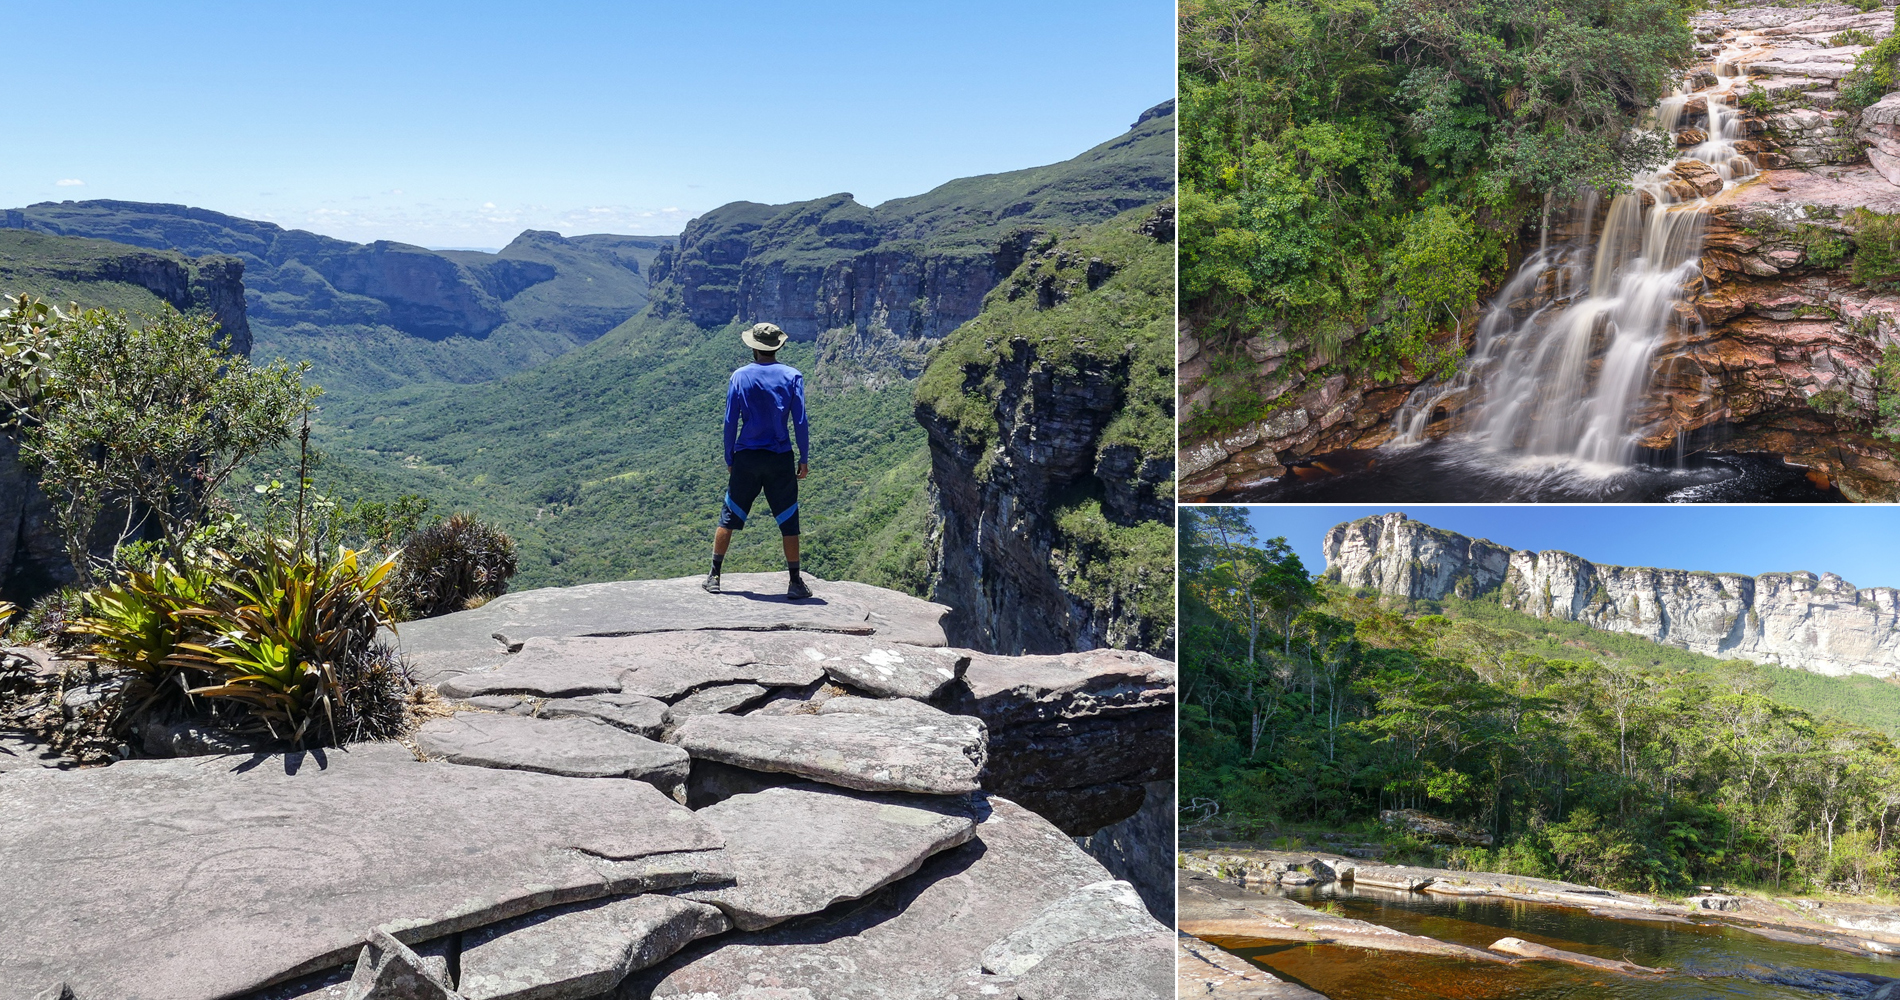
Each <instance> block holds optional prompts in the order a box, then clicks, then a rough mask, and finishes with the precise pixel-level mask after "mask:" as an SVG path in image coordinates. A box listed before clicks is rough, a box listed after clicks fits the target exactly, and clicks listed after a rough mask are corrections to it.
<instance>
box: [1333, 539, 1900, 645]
mask: <svg viewBox="0 0 1900 1000" xmlns="http://www.w3.org/2000/svg"><path fill="white" fill-rule="evenodd" d="M1326 567H1327V568H1326V578H1327V579H1328V580H1330V581H1332V582H1334V583H1338V584H1340V585H1342V586H1346V587H1353V588H1363V589H1368V590H1375V591H1378V592H1379V593H1382V594H1389V595H1392V596H1395V597H1404V598H1410V599H1419V600H1438V599H1440V598H1443V597H1446V596H1448V595H1456V596H1461V597H1480V596H1483V595H1487V594H1493V593H1495V594H1496V595H1497V597H1498V600H1499V601H1500V602H1501V603H1502V604H1503V605H1504V606H1505V607H1507V608H1513V609H1515V610H1518V611H1522V612H1524V613H1526V614H1531V615H1536V616H1538V617H1544V618H1555V619H1559V620H1563V621H1575V622H1582V623H1584V624H1587V625H1590V626H1592V627H1594V628H1600V629H1604V630H1607V631H1613V632H1624V633H1628V634H1630V635H1637V636H1641V637H1643V638H1645V639H1649V640H1651V641H1653V642H1658V643H1662V644H1664V645H1669V646H1675V647H1677V648H1680V649H1687V650H1691V651H1693V652H1697V653H1703V654H1706V655H1709V656H1717V657H1722V658H1725V659H1746V660H1752V661H1755V662H1757V663H1772V664H1777V665H1780V666H1784V667H1794V668H1797V669H1801V670H1809V671H1813V672H1815V673H1821V674H1831V675H1840V674H1872V675H1875V676H1879V677H1894V676H1900V591H1896V590H1894V589H1893V588H1890V587H1875V588H1870V589H1866V590H1856V589H1855V588H1854V587H1853V586H1852V585H1851V584H1849V583H1848V582H1847V581H1845V580H1842V579H1841V578H1840V577H1838V576H1835V575H1834V574H1832V573H1826V574H1823V575H1821V576H1815V575H1814V574H1813V573H1805V572H1797V573H1764V574H1762V575H1760V576H1756V577H1748V576H1743V575H1740V574H1735V573H1706V572H1700V571H1690V570H1673V569H1650V568H1646V567H1629V566H1604V565H1598V564H1596V563H1592V562H1590V561H1588V560H1585V559H1581V558H1578V557H1577V556H1574V555H1571V554H1570V553H1568V552H1556V551H1550V552H1529V551H1520V550H1515V549H1509V548H1506V547H1504V546H1501V545H1496V544H1494V543H1492V542H1488V541H1484V540H1482V539H1470V538H1466V537H1464V536H1463V535H1459V534H1456V533H1453V532H1448V531H1442V530H1440V529H1437V528H1433V527H1430V526H1429V525H1425V524H1421V523H1419V522H1417V521H1413V520H1411V519H1409V518H1407V517H1406V516H1405V515H1403V514H1385V515H1381V516H1378V517H1368V518H1361V519H1360V520H1357V521H1352V522H1348V523H1346V524H1340V525H1336V526H1334V528H1333V529H1332V530H1331V531H1329V532H1327V534H1326Z"/></svg>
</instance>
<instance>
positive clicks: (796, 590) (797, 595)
mask: <svg viewBox="0 0 1900 1000" xmlns="http://www.w3.org/2000/svg"><path fill="white" fill-rule="evenodd" d="M785 596H786V597H789V598H791V599H792V600H794V601H796V600H800V599H802V598H806V597H810V596H811V588H810V587H807V586H805V581H804V580H802V579H800V578H799V577H796V576H795V577H792V582H791V584H790V585H789V586H787V587H786V588H785Z"/></svg>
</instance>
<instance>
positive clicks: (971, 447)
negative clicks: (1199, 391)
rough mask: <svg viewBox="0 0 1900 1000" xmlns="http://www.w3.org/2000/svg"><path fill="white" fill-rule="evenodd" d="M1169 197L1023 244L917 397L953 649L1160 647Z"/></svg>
mask: <svg viewBox="0 0 1900 1000" xmlns="http://www.w3.org/2000/svg"><path fill="white" fill-rule="evenodd" d="M1173 235H1174V232H1173V207H1172V205H1171V204H1170V205H1163V206H1160V207H1159V208H1157V209H1153V210H1146V211H1139V210H1138V211H1136V212H1132V213H1128V214H1126V215H1124V216H1121V217H1120V218H1118V219H1116V220H1113V221H1111V222H1108V223H1103V224H1102V225H1100V226H1096V227H1088V228H1085V229H1083V230H1079V231H1076V232H1074V233H1070V234H1065V235H1064V236H1062V237H1049V238H1044V239H1039V240H1038V241H1037V243H1036V244H1035V245H1034V246H1032V247H1031V248H1030V251H1029V253H1028V255H1027V257H1026V259H1025V260H1024V261H1023V262H1022V263H1021V264H1020V265H1019V266H1018V267H1017V268H1016V269H1015V271H1014V272H1013V273H1012V274H1011V276H1010V278H1009V280H1008V281H1007V282H1006V283H1005V284H1004V285H1003V287H1000V288H998V289H997V290H996V291H994V292H992V293H991V295H990V299H989V302H988V303H987V304H986V306H985V309H984V312H983V314H982V316H980V317H978V319H977V320H975V321H974V322H972V323H970V324H969V325H968V326H966V327H964V328H962V329H960V330H959V331H958V332H957V333H956V335H955V336H954V337H953V338H952V339H951V340H950V341H947V342H946V343H945V344H944V345H943V346H942V347H941V348H940V349H939V350H938V352H937V354H936V355H935V356H933V358H932V360H931V365H930V370H929V372H928V373H927V374H926V375H925V376H924V378H923V379H922V380H921V381H920V383H919V385H918V390H917V408H916V412H917V419H918V420H919V421H920V422H922V423H923V425H924V429H925V430H926V431H927V432H928V433H929V437H930V456H931V483H932V489H933V491H934V492H935V494H936V498H937V508H938V512H939V515H940V518H941V526H940V528H939V534H938V539H937V545H936V550H937V554H936V560H935V561H936V579H935V581H934V584H933V593H934V595H935V596H936V599H937V600H940V601H943V602H944V603H946V604H949V605H950V606H951V607H954V608H956V609H957V612H956V613H955V614H954V615H953V616H952V618H951V623H950V628H951V631H952V635H953V636H954V637H955V639H956V641H957V642H960V643H965V644H968V645H971V646H974V647H976V648H981V649H989V650H994V651H996V652H1001V653H1058V652H1066V651H1070V650H1082V649H1091V648H1094V647H1097V646H1115V647H1120V648H1133V649H1144V650H1149V651H1152V652H1156V653H1159V654H1161V655H1170V650H1172V648H1173V628H1172V626H1173V613H1172V612H1173V607H1172V602H1171V594H1172V581H1173V565H1172V546H1171V545H1170V544H1169V539H1170V537H1171V534H1172V525H1173V523H1174V512H1173V505H1172V502H1171V501H1172V498H1171V496H1170V494H1171V492H1172V490H1171V487H1172V478H1173V471H1174V462H1173V439H1172V438H1173V435H1172V426H1173V424H1172V421H1171V419H1170V417H1171V415H1172V412H1171V411H1172V407H1171V406H1170V405H1169V403H1170V402H1171V401H1170V400H1169V399H1168V384H1167V373H1168V371H1169V370H1170V369H1171V368H1172V358H1171V357H1169V353H1170V352H1169V350H1168V348H1169V346H1170V345H1169V342H1168V339H1167V330H1168V326H1169V324H1170V323H1171V322H1172V313H1173V295H1172V287H1173V266H1172V264H1173V260H1172V258H1173V253H1172V250H1173Z"/></svg>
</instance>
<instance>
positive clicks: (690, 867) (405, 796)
mask: <svg viewBox="0 0 1900 1000" xmlns="http://www.w3.org/2000/svg"><path fill="white" fill-rule="evenodd" d="M396 750H397V751H400V748H396ZM405 756H406V755H405ZM0 844H5V845H6V849H5V850H4V851H0V885H4V886H5V887H6V892H7V905H5V906H0V941H5V942H6V945H5V952H4V957H0V996H5V997H16V996H17V997H30V996H33V995H34V994H35V993H37V992H38V991H39V990H41V989H43V988H45V987H46V986H48V985H50V984H53V983H58V982H61V981H64V982H66V983H68V984H70V985H71V987H72V989H73V991H74V994H75V996H77V997H79V998H81V1000H107V998H111V1000H121V998H129V997H138V998H141V1000H214V998H220V997H229V996H235V995H239V994H242V993H244V992H246V991H249V990H255V989H257V988H259V987H262V986H266V985H268V984H270V983H273V982H277V981H280V980H287V979H290V978H294V977H295V976H299V975H302V974H305V973H308V972H315V971H319V970H322V969H325V968H330V967H333V966H337V965H341V964H343V963H345V962H347V961H349V960H350V959H351V958H352V957H353V956H354V955H355V954H356V953H357V951H358V950H359V949H360V948H361V947H362V945H363V943H364V940H365V936H366V935H367V934H368V933H369V932H370V929H371V928H373V927H377V926H388V927H392V928H394V930H393V933H395V934H396V936H397V937H398V938H400V939H401V940H403V941H407V942H415V941H426V940H429V939H431V938H436V937H440V936H442V935H445V934H450V933H454V932H456V931H462V930H467V929H469V928H473V927H479V926H481V925H483V924H488V923H493V922H495V921H497V920H502V919H506V918H508V917H512V916H517V915H520V914H524V913H528V912H532V911H534V910H538V909H541V908H543V907H546V906H551V905H556V904H561V903H568V902H577V901H580V900H586V899H596V898H600V897H602V896H606V895H611V894H617V893H629V892H642V891H647V890H649V889H655V888H666V887H674V886H682V885H705V884H711V883H716V882H720V881H724V880H726V879H728V878H730V868H729V866H728V865H727V864H726V862H725V860H724V857H723V852H722V851H720V850H719V848H720V847H721V846H722V841H721V839H720V837H719V834H718V833H717V831H715V830H713V829H712V827H711V826H709V825H708V824H705V823H702V822H700V821H699V820H698V819H696V818H694V816H693V814H692V813H691V812H689V811H687V810H686V809H685V808H684V807H682V806H679V805H677V804H675V803H673V802H671V801H669V800H668V799H667V798H666V797H665V796H663V795H661V794H660V793H659V792H658V791H655V790H654V789H653V788H652V787H651V786H649V785H646V784H644V783H641V782H636V781H596V780H583V779H576V778H562V777H556V776H553V775H547V774H533V773H529V772H525V771H501V770H491V769H487V768H475V767H456V766H452V765H448V764H430V763H421V762H417V761H415V760H413V759H403V758H401V757H398V756H397V755H396V753H395V752H388V753H362V754H358V753H343V752H335V751H331V752H326V753H317V752H311V753H300V754H288V755H286V754H275V755H270V756H265V757H250V756H246V757H239V758H231V757H227V758H185V759H177V760H133V761H123V762H121V763H118V764H114V765H112V766H110V767H101V768H88V769H84V770H76V771H51V770H39V769H35V770H32V771H20V772H14V773H10V774H7V775H5V776H4V777H0Z"/></svg>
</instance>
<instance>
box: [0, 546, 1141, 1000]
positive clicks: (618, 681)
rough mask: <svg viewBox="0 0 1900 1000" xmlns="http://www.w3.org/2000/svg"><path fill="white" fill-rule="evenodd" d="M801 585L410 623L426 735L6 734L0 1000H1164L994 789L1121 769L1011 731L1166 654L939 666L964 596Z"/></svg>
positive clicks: (548, 600) (1067, 859)
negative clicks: (61, 750)
mask: <svg viewBox="0 0 1900 1000" xmlns="http://www.w3.org/2000/svg"><path fill="white" fill-rule="evenodd" d="M780 580H782V578H780V577H776V576H770V577H768V576H765V575H756V574H738V575H728V576H727V578H726V583H727V588H728V592H727V593H725V594H723V595H717V596H715V595H707V594H705V593H704V592H702V591H700V590H699V588H698V586H697V580H695V579H679V580H664V581H658V580H656V581H635V582H625V583H612V584H595V585H590V586H587V587H580V588H571V589H568V590H548V591H529V592H524V593H520V594H512V595H508V596H506V597H503V598H500V599H498V600H496V601H494V602H491V603H489V604H488V605H486V606H484V607H483V608H481V609H478V610H476V611H471V612H464V613H460V614H456V615H450V616H446V617H443V618H437V619H429V620H426V621H421V622H413V623H407V624H405V625H403V626H401V628H400V631H399V633H398V634H397V635H396V636H394V637H393V638H394V639H395V640H396V641H397V642H398V643H399V644H400V646H401V649H402V653H403V656H404V658H405V659H406V660H408V661H409V662H410V663H411V664H412V666H413V669H414V670H415V672H416V674H417V676H418V678H419V679H420V680H422V681H424V682H425V683H428V684H430V685H432V686H434V687H435V689H436V690H437V692H439V695H440V697H437V698H428V699H426V700H425V702H424V704H427V705H430V706H433V708H432V709H431V711H430V712H429V715H430V716H431V717H430V718H428V719H427V721H425V722H423V724H422V725H421V727H420V729H419V730H418V731H417V732H416V733H415V734H414V738H413V739H412V740H410V741H408V745H407V746H404V745H398V744H357V745H352V746H349V747H346V748H342V749H340V750H333V751H323V752H312V753H308V754H281V753H268V752H258V753H244V754H239V755H235V756H229V757H223V758H216V757H207V756H195V757H189V758H183V759H177V760H154V759H133V760H123V761H119V762H117V763H113V764H110V765H108V766H105V767H94V768H85V769H74V770H67V769H62V766H61V765H62V763H63V762H61V761H59V760H57V759H54V758H51V757H49V755H46V754H44V753H43V752H41V751H40V749H39V748H36V747H33V746H30V745H25V744H23V743H22V742H21V741H19V740H17V739H9V736H8V734H6V733H5V732H0V837H4V842H5V843H7V844H8V845H9V848H8V850H7V851H5V852H0V873H3V874H4V875H5V876H6V883H7V885H8V886H9V887H10V888H11V889H13V890H14V891H15V893H14V895H15V897H17V898H16V899H10V902H17V904H18V905H10V906H8V907H5V908H0V933H4V934H5V936H6V939H7V940H8V942H9V949H8V958H7V961H6V962H4V963H0V994H4V995H6V996H16V995H17V996H28V997H30V996H39V995H41V991H42V990H51V991H52V992H51V993H50V994H48V995H54V996H70V997H73V998H74V1000H107V998H113V1000H116V998H120V997H125V996H132V995H140V996H151V997H165V998H170V1000H194V998H204V1000H211V998H214V997H243V998H246V1000H318V998H322V1000H341V998H343V997H346V996H347V997H352V998H363V1000H372V998H390V1000H393V998H398V997H410V998H413V997H418V996H428V997H435V998H440V1000H452V998H458V997H459V998H466V1000H511V998H512V1000H530V998H533V1000H563V998H565V1000H609V998H621V1000H647V998H649V997H702V998H703V997H729V998H733V1000H739V998H745V997H755V996H758V997H763V996H765V995H766V994H765V993H760V992H758V987H759V984H760V983H761V982H765V983H769V984H770V989H769V992H770V993H771V994H772V995H780V994H783V995H787V996H792V995H796V996H801V997H802V996H823V997H863V998H866V1000H868V998H872V997H878V998H905V1000H933V998H940V997H943V996H946V995H965V996H997V997H1002V998H1006V1000H1007V998H1018V1000H1046V998H1052V997H1074V996H1116V997H1129V998H1154V1000H1160V998H1162V997H1167V996H1171V995H1172V990H1171V987H1170V986H1169V985H1168V984H1169V982H1170V981H1171V977H1172V970H1173V964H1172V960H1171V958H1170V950H1171V948H1172V944H1171V943H1170V941H1169V935H1168V933H1167V930H1166V928H1165V926H1164V925H1163V924H1162V923H1161V922H1159V921H1158V920H1157V919H1156V918H1155V917H1154V916H1153V915H1151V914H1150V913H1149V912H1148V910H1147V909H1146V908H1145V907H1144V906H1143V904H1142V900H1141V897H1140V896H1138V895H1137V893H1136V892H1135V891H1134V889H1133V887H1131V886H1130V884H1129V883H1128V882H1127V881H1125V880H1123V879H1121V878H1118V877H1117V875H1118V874H1119V873H1112V872H1111V871H1109V870H1105V869H1104V868H1103V866H1102V865H1101V864H1099V863H1097V862H1096V861H1095V860H1093V859H1091V858H1090V857H1089V855H1088V854H1086V853H1084V851H1083V850H1081V849H1080V848H1079V847H1078V846H1077V844H1076V843H1075V841H1074V840H1073V839H1071V837H1069V836H1067V835H1065V833H1064V831H1062V830H1061V829H1058V827H1057V826H1055V825H1053V824H1052V823H1051V822H1050V821H1049V820H1048V819H1046V818H1045V817H1044V816H1042V815H1038V813H1037V812H1035V811H1032V810H1031V809H1029V808H1025V806H1024V805H1023V804H1022V803H1019V802H1018V801H1016V800H1015V798H1014V796H1012V795H1010V794H1008V793H1004V792H1001V791H1000V790H999V789H1000V787H1001V784H999V782H1002V783H1009V782H1014V783H1017V784H1019V785H1022V787H1024V788H1025V789H1026V790H1027V791H1028V792H1029V793H1030V794H1035V793H1036V792H1037V791H1038V789H1039V788H1046V787H1047V786H1050V785H1061V784H1064V783H1065V782H1066V783H1069V784H1074V783H1077V782H1081V783H1087V782H1097V781H1099V780H1100V777H1101V775H1100V774H1099V760H1098V759H1090V760H1083V759H1078V757H1077V756H1076V755H1075V754H1073V753H1065V751H1064V749H1063V748H1062V747H1061V746H1058V745H1055V744H1053V743H1052V744H1050V745H1046V746H1028V745H1023V744H1021V743H1020V741H1015V742H1012V741H1013V740H1015V738H1014V737H1012V736H1010V735H1009V734H1011V733H1016V732H1020V731H1021V730H1022V729H1023V728H1024V726H1026V725H1031V724H1035V723H1041V724H1045V725H1056V724H1059V723H1061V722H1063V721H1064V720H1067V721H1069V722H1072V723H1076V724H1086V723H1088V722H1090V721H1100V720H1102V719H1104V718H1108V717H1110V715H1111V714H1112V713H1110V712H1107V711H1104V709H1105V708H1107V707H1109V706H1111V705H1113V704H1133V703H1135V702H1141V701H1144V700H1145V701H1146V702H1148V707H1151V708H1164V707H1165V703H1166V702H1168V701H1169V700H1171V698H1172V693H1173V673H1172V668H1171V666H1170V665H1168V664H1166V663H1165V662H1164V661H1159V660H1155V659H1154V658H1152V657H1147V656H1143V655H1141V654H1138V653H1116V652H1109V651H1104V652H1102V653H1097V654H1091V655H1090V657H1088V658H1077V657H1045V658H1036V659H1034V660H1033V661H1021V660H1016V659H1014V658H1009V657H990V656H984V655H982V654H975V653H972V652H971V651H968V650H958V649H953V648H948V647H946V646H945V645H944V642H945V636H944V633H943V629H942V625H941V619H942V617H943V614H944V612H945V611H946V610H947V609H945V608H943V607H942V606H940V605H933V604H928V603H926V602H923V601H920V600H917V599H915V598H911V597H907V596H904V595H901V594H897V593H893V592H890V591H882V590H878V589H877V588H872V587H866V586H862V585H856V584H849V583H829V582H825V581H821V580H813V581H812V584H813V589H814V590H815V591H816V593H817V599H816V600H812V601H807V602H801V603H788V602H786V601H784V600H783V599H782V598H777V597H767V596H765V595H766V594H767V593H769V592H770V591H769V590H768V585H769V584H771V583H776V582H779V581H780ZM32 652H34V653H35V656H33V657H20V658H13V659H22V660H26V661H29V662H27V669H36V670H41V671H53V672H58V673H59V675H60V676H61V677H63V678H67V679H68V680H71V681H72V682H73V683H70V684H66V685H64V687H67V688H71V689H73V690H85V684H84V683H83V680H82V678H83V677H84V676H85V675H84V671H83V668H80V667H79V666H78V665H75V664H62V663H61V662H59V661H57V660H53V659H49V658H48V657H46V656H44V655H42V654H43V651H32ZM1111 742H1113V741H1111ZM1123 742H1125V743H1128V744H1130V745H1135V744H1139V743H1140V742H1141V741H1140V740H1138V739H1129V740H1124V741H1123ZM1006 746H1007V747H1008V749H1007V750H1006V749H1005V747H1006ZM1109 750H1110V753H1111V754H1112V753H1113V752H1115V751H1114V750H1113V748H1112V747H1111V748H1109ZM1005 755H1007V756H1008V757H1009V760H1008V765H1009V768H1010V769H1012V770H1011V771H1010V774H1009V776H1007V777H1001V778H999V776H998V775H997V773H996V772H995V771H994V769H993V768H992V767H991V766H989V765H990V763H991V762H994V761H997V760H998V758H1000V757H1004V756H1005ZM1099 756H1100V755H1099V754H1092V755H1091V757H1093V758H1099ZM1026 771H1027V772H1033V773H1034V774H1035V775H1036V780H1035V781H1030V782H1027V783H1024V781H1023V775H1024V772H1026ZM1065 776H1066V777H1065ZM161 831H162V832H161ZM234 841H239V842H242V843H245V844H251V845H262V846H257V847H255V848H254V849H249V850H245V851H236V852H234V851H231V850H229V845H230V844H231V843H232V842H234ZM272 844H284V845H294V846H286V847H285V848H284V850H283V851H277V850H275V849H273V848H271V847H270V846H269V845H272ZM75 845H83V848H77V847H75ZM220 845H222V846H220ZM207 858H216V859H217V860H216V862H215V863H213V864H212V869H215V870H211V869H207V868H206V864H207V861H206V859H207ZM101 866H104V868H103V870H104V871H106V872H107V873H108V875H109V876H110V877H98V875H99V872H100V871H101V870H102V868H101ZM55 887H61V888H55ZM1148 888H1149V889H1151V890H1152V891H1154V892H1159V893H1166V892H1168V887H1167V873H1166V872H1165V870H1164V871H1161V872H1159V873H1158V874H1157V875H1156V876H1155V884H1154V885H1152V886H1149V887H1148ZM404 979H407V980H410V981H411V982H412V983H414V982H417V981H420V982H421V983H422V984H423V987H424V988H422V990H421V992H399V991H393V990H391V986H390V984H391V983H395V982H400V981H402V980H404ZM62 989H63V990H66V991H69V992H64V993H62V992H61V990H62Z"/></svg>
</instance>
